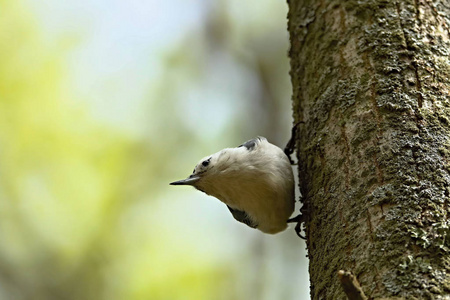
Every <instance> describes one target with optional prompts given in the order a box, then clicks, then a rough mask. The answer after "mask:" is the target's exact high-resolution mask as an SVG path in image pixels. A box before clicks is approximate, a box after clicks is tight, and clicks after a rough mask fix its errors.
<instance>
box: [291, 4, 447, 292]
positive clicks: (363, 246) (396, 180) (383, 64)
mask: <svg viewBox="0 0 450 300" xmlns="http://www.w3.org/2000/svg"><path fill="white" fill-rule="evenodd" d="M288 2H289V15H288V18H289V25H288V27H289V32H290V38H291V50H290V57H291V77H292V85H293V90H294V92H293V93H294V94H293V102H294V118H295V120H296V121H300V120H303V121H304V122H305V123H304V124H302V125H300V130H299V134H298V136H297V147H298V159H299V177H300V186H301V191H302V194H303V197H304V198H303V201H304V204H305V206H306V210H307V211H306V215H307V219H306V236H307V245H308V251H309V259H310V267H309V271H310V277H311V296H312V299H345V297H346V296H345V294H344V292H343V289H342V288H341V286H340V283H339V280H338V278H337V276H336V274H337V272H338V271H339V270H341V269H342V270H346V271H351V272H352V273H353V274H354V275H355V276H356V278H357V280H358V281H359V283H360V285H361V287H362V290H363V291H364V293H365V295H366V296H367V297H368V298H369V299H381V298H383V299H400V298H398V297H402V298H405V299H450V257H449V253H450V236H449V237H447V235H450V229H449V221H448V210H449V208H448V200H449V183H450V174H449V171H450V165H449V161H450V147H449V146H450V139H449V133H450V115H449V112H450V96H449V90H450V80H449V78H450V64H449V53H450V50H449V49H450V47H449V46H450V42H449V27H450V19H449V16H450V3H449V1H448V0H409V1H408V0H402V1H394V0H354V1H353V0H348V1H344V0H341V1H337V0H334V1H333V0H328V1H327V0H290V1H288Z"/></svg>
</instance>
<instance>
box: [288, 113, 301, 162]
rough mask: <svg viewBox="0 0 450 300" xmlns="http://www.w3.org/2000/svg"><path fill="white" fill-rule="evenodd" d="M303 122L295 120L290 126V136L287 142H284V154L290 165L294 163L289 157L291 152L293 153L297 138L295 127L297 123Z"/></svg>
mask: <svg viewBox="0 0 450 300" xmlns="http://www.w3.org/2000/svg"><path fill="white" fill-rule="evenodd" d="M302 123H305V122H303V121H300V122H297V123H296V124H295V125H294V126H293V127H292V131H291V138H290V139H289V142H288V143H287V144H286V147H284V153H285V154H286V156H287V157H288V159H289V162H290V163H291V165H295V163H294V161H293V160H292V158H291V154H292V153H294V150H295V144H296V143H295V142H296V140H297V128H298V125H300V124H302Z"/></svg>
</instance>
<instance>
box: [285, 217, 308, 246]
mask: <svg viewBox="0 0 450 300" xmlns="http://www.w3.org/2000/svg"><path fill="white" fill-rule="evenodd" d="M295 222H297V225H295V233H296V234H297V235H298V236H299V237H300V238H301V239H304V240H306V237H305V236H303V235H301V232H302V224H303V223H304V222H305V219H304V215H302V214H299V215H298V216H296V217H293V218H290V219H288V220H287V223H295Z"/></svg>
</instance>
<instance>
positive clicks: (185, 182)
mask: <svg viewBox="0 0 450 300" xmlns="http://www.w3.org/2000/svg"><path fill="white" fill-rule="evenodd" d="M199 179H200V177H199V176H196V175H191V176H189V177H188V178H186V179H183V180H178V181H174V182H171V183H170V185H194V184H195V183H196V182H197V181H198V180H199Z"/></svg>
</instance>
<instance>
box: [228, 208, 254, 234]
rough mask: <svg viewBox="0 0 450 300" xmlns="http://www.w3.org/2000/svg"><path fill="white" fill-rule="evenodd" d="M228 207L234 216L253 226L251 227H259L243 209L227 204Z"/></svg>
mask: <svg viewBox="0 0 450 300" xmlns="http://www.w3.org/2000/svg"><path fill="white" fill-rule="evenodd" d="M227 207H228V209H229V210H230V212H231V214H232V215H233V217H234V218H235V219H236V220H237V221H239V222H241V223H244V224H246V225H247V226H249V227H251V228H256V227H258V224H256V223H255V222H253V220H252V219H250V218H249V217H248V215H247V213H246V212H245V211H242V210H238V209H234V208H231V207H229V206H228V205H227Z"/></svg>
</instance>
